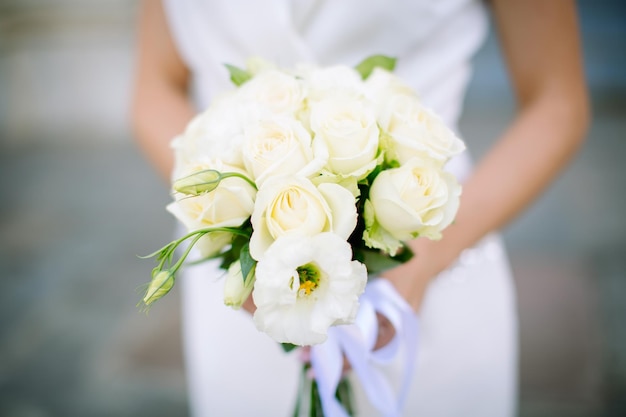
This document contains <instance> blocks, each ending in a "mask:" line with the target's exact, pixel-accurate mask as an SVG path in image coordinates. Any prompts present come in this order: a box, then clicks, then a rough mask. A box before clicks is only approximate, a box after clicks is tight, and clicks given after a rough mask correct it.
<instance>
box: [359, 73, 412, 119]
mask: <svg viewBox="0 0 626 417" xmlns="http://www.w3.org/2000/svg"><path fill="white" fill-rule="evenodd" d="M365 94H366V96H367V97H368V99H369V100H370V101H371V102H372V103H374V104H375V105H376V109H377V110H378V112H379V113H382V112H384V109H385V108H386V106H387V103H388V102H389V100H391V99H392V97H394V96H397V95H400V96H408V97H414V98H417V94H416V93H415V91H414V90H413V89H412V88H411V87H409V86H408V85H407V84H405V83H404V81H403V80H402V79H401V78H400V77H398V76H397V75H395V74H393V73H391V72H389V71H387V70H385V69H382V68H380V67H376V68H374V71H372V73H371V74H370V76H369V77H367V80H365Z"/></svg>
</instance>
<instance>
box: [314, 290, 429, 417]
mask: <svg viewBox="0 0 626 417" xmlns="http://www.w3.org/2000/svg"><path fill="white" fill-rule="evenodd" d="M376 312H379V313H381V314H382V315H384V316H385V317H387V318H388V319H389V321H390V322H391V324H393V326H394V328H395V330H396V335H395V337H394V338H393V340H392V341H391V342H390V343H389V344H388V345H387V346H385V347H383V348H381V349H379V350H376V351H375V350H374V344H375V343H376V339H377V337H378V321H377V318H376ZM416 348H417V317H416V315H415V313H414V312H413V310H412V309H411V307H410V306H409V305H408V304H407V303H406V301H404V299H402V297H400V296H399V295H398V293H397V292H396V290H395V289H394V288H393V286H392V285H391V284H390V283H389V281H387V280H385V279H380V278H379V279H375V280H374V281H372V282H370V283H368V285H367V288H366V290H365V293H364V294H363V295H362V296H361V299H360V307H359V312H358V314H357V317H356V320H355V323H354V324H352V325H346V326H335V327H331V328H330V329H329V331H328V340H327V341H326V342H324V343H323V344H320V345H315V346H313V347H312V348H311V366H312V367H313V370H314V372H315V379H316V381H317V384H318V388H319V393H320V397H321V400H322V407H323V409H324V415H326V416H328V417H348V413H347V412H346V410H345V409H344V408H343V407H342V405H341V404H340V403H339V401H338V400H337V398H336V397H335V392H336V390H337V385H338V384H339V380H340V379H341V372H342V369H343V356H344V355H345V357H346V358H347V360H348V361H349V362H350V366H351V367H352V369H353V370H354V372H355V374H356V375H357V377H358V379H359V381H360V382H361V385H362V387H363V390H364V391H365V394H366V395H367V397H368V399H369V400H370V401H371V403H372V405H374V407H376V409H378V410H379V411H380V413H381V415H383V416H387V417H397V416H400V415H401V413H402V408H403V406H404V402H405V400H406V396H407V394H408V390H409V386H410V383H411V375H412V374H413V370H414V367H415V351H416ZM400 351H404V352H405V360H406V366H405V367H404V369H405V372H404V378H403V380H402V384H401V386H400V389H399V393H398V395H396V393H395V391H394V388H393V385H392V383H391V381H389V380H388V379H387V377H386V376H385V374H384V373H383V372H381V371H380V370H379V369H378V368H377V367H376V366H375V365H378V364H384V363H388V362H389V361H391V360H392V359H393V358H394V357H395V356H396V355H397V354H398V352H400Z"/></svg>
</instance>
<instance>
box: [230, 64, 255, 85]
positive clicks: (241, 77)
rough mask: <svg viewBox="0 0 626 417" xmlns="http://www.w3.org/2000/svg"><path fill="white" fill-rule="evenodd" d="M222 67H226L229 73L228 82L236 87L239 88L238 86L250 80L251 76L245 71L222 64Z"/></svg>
mask: <svg viewBox="0 0 626 417" xmlns="http://www.w3.org/2000/svg"><path fill="white" fill-rule="evenodd" d="M224 66H225V67H226V69H228V72H229V73H230V80H231V81H232V82H233V84H235V85H236V86H237V87H239V86H240V85H242V84H243V83H245V82H246V81H248V80H249V79H250V78H252V74H250V73H249V72H248V71H246V70H245V69H242V68H239V67H236V66H234V65H230V64H224Z"/></svg>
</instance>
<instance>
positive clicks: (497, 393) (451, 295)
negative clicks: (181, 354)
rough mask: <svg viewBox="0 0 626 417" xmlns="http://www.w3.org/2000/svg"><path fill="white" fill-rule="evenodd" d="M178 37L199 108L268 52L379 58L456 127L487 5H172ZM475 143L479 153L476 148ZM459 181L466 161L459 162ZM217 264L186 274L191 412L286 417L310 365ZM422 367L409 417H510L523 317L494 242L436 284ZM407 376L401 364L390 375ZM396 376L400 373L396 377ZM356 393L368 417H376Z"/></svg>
mask: <svg viewBox="0 0 626 417" xmlns="http://www.w3.org/2000/svg"><path fill="white" fill-rule="evenodd" d="M164 7H165V12H166V15H167V18H168V23H169V26H170V32H171V33H172V36H173V38H174V41H175V43H176V45H177V47H178V49H179V51H180V53H181V56H182V57H183V59H184V60H185V62H186V64H187V65H188V66H189V68H190V69H191V71H192V73H193V81H194V84H193V91H192V93H193V94H194V98H195V100H196V103H197V105H198V109H199V110H202V109H205V108H206V107H208V105H209V104H210V102H211V99H212V97H214V96H215V95H216V94H218V93H220V92H222V91H224V90H226V89H230V88H232V86H231V84H230V81H229V76H228V73H227V71H226V70H225V68H224V66H223V64H224V63H231V64H235V65H239V66H243V65H245V62H246V61H247V59H248V58H249V57H251V56H259V57H263V58H266V59H269V60H272V61H274V62H276V63H278V64H279V65H280V66H291V65H293V64H295V63H298V62H315V63H318V64H320V65H331V64H348V65H354V64H356V63H358V62H359V61H361V60H362V59H363V58H365V57H367V56H369V55H373V54H377V53H382V54H386V55H390V56H395V57H397V58H398V64H397V68H396V71H395V72H396V73H397V74H398V75H400V76H401V77H403V78H404V79H405V80H406V81H407V82H408V83H409V84H411V85H412V87H414V89H415V90H416V91H417V92H418V94H419V95H420V98H421V99H422V101H423V102H425V103H426V104H427V105H428V106H429V107H431V108H433V109H434V110H435V111H436V112H438V113H439V114H440V115H441V117H442V118H443V119H444V120H445V121H446V122H447V123H448V124H449V125H450V126H456V123H457V120H458V117H459V114H460V111H461V106H462V101H463V95H464V92H465V88H466V85H467V82H468V80H469V77H470V73H471V67H470V60H471V58H472V55H473V54H474V53H475V51H476V50H477V48H478V47H479V46H480V44H481V42H482V40H483V38H484V36H485V33H486V27H487V17H486V11H485V10H484V5H483V4H482V2H481V1H479V0H411V1H409V0H264V1H244V0H227V1H221V2H220V1H209V0H207V1H203V0H164ZM469 146H470V147H471V143H470V144H469ZM448 168H449V170H450V171H452V172H454V173H455V174H456V175H457V176H458V177H459V178H460V179H463V178H464V177H466V176H467V175H468V174H469V172H470V171H471V163H470V160H469V156H468V155H467V153H465V154H463V155H461V156H460V157H457V158H456V159H455V160H453V161H451V163H450V164H449V166H448ZM221 275H222V274H221V272H218V271H217V270H216V268H215V265H203V266H197V267H193V268H190V269H189V270H187V271H186V272H185V274H184V275H183V276H182V278H181V279H180V280H179V282H180V284H181V285H182V293H183V318H184V342H185V355H186V356H185V359H186V365H187V373H188V389H189V395H190V404H191V410H192V413H193V415H194V416H200V417H206V416H220V417H221V416H289V415H291V412H292V411H293V407H294V401H295V396H296V390H297V387H298V377H299V372H300V367H301V364H300V362H299V361H298V359H297V355H294V354H290V355H287V354H284V353H283V352H282V350H281V348H280V347H279V346H278V344H277V343H275V342H274V341H272V340H271V339H270V338H269V337H268V336H266V335H265V334H262V333H259V332H258V331H257V330H256V328H255V327H254V325H253V323H252V320H251V318H250V316H249V315H248V313H246V312H244V311H243V310H242V311H234V310H231V309H229V308H227V307H225V306H224V305H223V302H222V285H223V281H221V280H220V279H219V278H220V277H221ZM419 323H420V327H419V346H418V350H417V352H416V354H417V365H416V369H415V373H414V377H413V382H412V385H411V390H410V394H409V397H408V400H407V404H406V411H405V414H404V415H406V416H424V417H438V416H448V417H452V416H454V417H458V416H463V417H507V416H513V415H514V414H515V406H516V392H517V324H516V323H517V321H516V312H515V302H514V291H513V285H512V279H511V275H510V272H509V267H508V263H507V260H506V256H505V253H504V251H503V248H502V245H501V243H500V241H499V239H498V238H497V237H495V236H490V237H488V238H486V239H484V241H483V242H481V243H480V244H479V245H477V246H476V247H475V248H472V249H468V250H466V251H465V252H464V253H463V254H462V256H461V257H460V259H459V261H458V262H457V264H455V265H454V266H452V267H451V268H450V269H448V270H447V271H445V272H443V273H442V274H441V275H440V276H438V277H437V278H436V279H434V281H433V282H432V284H431V285H430V286H429V288H428V291H427V293H426V296H425V299H424V302H423V305H422V307H421V311H420V313H419ZM388 372H389V373H390V374H391V375H394V372H395V374H397V375H402V369H401V366H398V364H396V366H395V368H394V367H393V366H390V369H389V370H388ZM398 378H399V376H398ZM353 385H357V386H355V390H356V396H357V400H358V401H357V405H358V410H359V414H358V415H359V416H367V415H378V414H377V413H376V411H375V410H374V409H373V408H372V407H371V405H369V403H368V401H367V398H365V396H364V395H363V393H361V392H360V391H359V389H358V383H357V382H356V381H355V382H354V383H353Z"/></svg>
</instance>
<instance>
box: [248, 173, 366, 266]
mask: <svg viewBox="0 0 626 417" xmlns="http://www.w3.org/2000/svg"><path fill="white" fill-rule="evenodd" d="M356 219H357V212H356V200H355V198H354V196H353V195H352V193H351V192H350V191H348V190H347V189H345V188H343V187H342V186H340V185H337V184H331V183H326V184H320V185H318V186H317V187H316V186H315V185H313V183H312V182H311V181H310V180H309V179H307V178H303V177H274V178H270V179H268V180H267V181H265V182H264V183H263V186H262V187H261V188H260V189H259V192H258V194H257V199H256V204H255V207H254V212H253V213H252V218H251V220H252V228H253V230H254V231H253V232H252V236H251V238H250V255H252V257H253V258H254V259H256V260H259V259H260V258H261V257H262V256H263V254H264V253H265V251H266V250H267V248H268V247H269V246H270V245H271V244H272V243H273V242H274V240H276V239H278V238H279V237H281V236H287V235H296V236H314V235H316V234H319V233H322V232H333V233H335V234H337V235H339V236H341V237H342V238H344V239H347V238H348V237H349V236H350V234H351V233H352V231H353V230H354V228H355V226H356Z"/></svg>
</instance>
